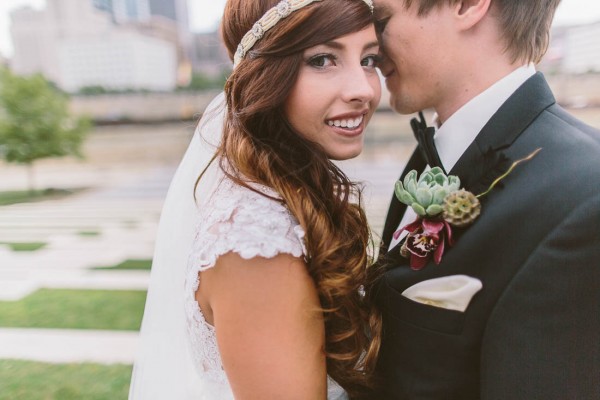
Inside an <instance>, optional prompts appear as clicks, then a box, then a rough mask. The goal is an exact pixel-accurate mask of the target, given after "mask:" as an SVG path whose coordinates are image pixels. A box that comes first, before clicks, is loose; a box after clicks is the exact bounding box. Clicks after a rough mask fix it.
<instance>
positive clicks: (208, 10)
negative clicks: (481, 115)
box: [0, 0, 600, 56]
mask: <svg viewBox="0 0 600 400" xmlns="http://www.w3.org/2000/svg"><path fill="white" fill-rule="evenodd" d="M225 1H226V0H210V1H207V0H188V3H189V11H190V25H191V29H192V31H195V32H206V31H211V30H215V29H216V28H217V26H218V24H219V19H220V18H221V14H222V12H223V7H224V5H225ZM525 1H528V0H525ZM207 3H208V4H207ZM45 4H46V0H0V54H2V55H5V56H6V55H10V54H11V53H12V45H11V39H10V33H9V30H8V28H9V23H10V22H9V12H10V10H12V9H14V8H17V7H21V6H25V5H29V6H32V7H35V8H42V7H43V6H44V5H45ZM595 21H600V1H598V0H562V2H561V4H560V6H559V7H558V11H557V13H556V18H555V21H554V22H555V24H557V25H569V24H578V23H585V22H595Z"/></svg>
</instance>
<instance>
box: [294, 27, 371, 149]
mask: <svg viewBox="0 0 600 400" xmlns="http://www.w3.org/2000/svg"><path fill="white" fill-rule="evenodd" d="M378 52H379V44H378V43H377V37H376V35H375V29H374V28H373V26H369V27H367V28H366V29H363V30H361V31H359V32H354V33H350V34H348V35H345V36H341V37H339V38H337V39H335V40H332V41H329V42H326V43H323V44H319V45H317V46H314V47H311V48H308V49H306V50H305V51H304V54H303V64H302V66H301V67H300V70H299V73H298V79H297V80H296V83H295V84H294V86H293V88H292V91H291V93H290V96H289V97H288V99H287V101H286V103H285V114H286V116H287V118H288V120H289V122H290V124H291V125H292V127H293V128H294V129H295V130H296V131H297V133H298V134H300V135H301V136H303V137H304V138H306V139H308V140H310V141H312V142H315V143H317V144H319V145H320V146H321V147H322V148H323V149H324V150H325V152H326V153H327V155H328V156H329V157H330V158H332V159H335V160H345V159H348V158H352V157H356V156H357V155H358V154H360V152H361V151H362V147H363V142H364V135H363V133H364V130H365V127H366V125H367V124H368V122H369V120H370V119H371V116H372V115H373V113H374V112H375V109H376V107H377V105H378V104H379V100H380V97H381V84H380V80H379V76H378V74H377V70H376V67H377V61H378Z"/></svg>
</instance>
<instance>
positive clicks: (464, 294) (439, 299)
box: [402, 275, 483, 312]
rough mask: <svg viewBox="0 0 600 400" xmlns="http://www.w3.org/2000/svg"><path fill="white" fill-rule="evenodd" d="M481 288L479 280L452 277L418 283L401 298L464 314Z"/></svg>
mask: <svg viewBox="0 0 600 400" xmlns="http://www.w3.org/2000/svg"><path fill="white" fill-rule="evenodd" d="M482 287H483V285H482V284H481V281H480V280H479V279H476V278H472V277H470V276H466V275H452V276H444V277H442V278H435V279H429V280H427V281H423V282H419V283H417V284H416V285H413V286H411V287H409V288H408V289H406V290H405V291H404V292H402V296H404V297H407V298H409V299H411V300H413V301H416V302H418V303H423V304H428V305H431V306H435V307H441V308H446V309H448V310H457V311H461V312H464V311H465V310H466V309H467V306H468V305H469V303H470V302H471V299H472V298H473V296H474V295H475V293H477V292H479V291H480V290H481V288H482Z"/></svg>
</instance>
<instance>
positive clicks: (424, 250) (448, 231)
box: [394, 149, 541, 270]
mask: <svg viewBox="0 0 600 400" xmlns="http://www.w3.org/2000/svg"><path fill="white" fill-rule="evenodd" d="M540 150H541V149H537V150H535V151H534V152H533V153H531V154H529V155H528V156H527V157H525V158H522V159H520V160H517V161H515V162H514V163H513V164H512V165H511V166H510V167H509V168H508V170H506V172H504V173H503V174H502V175H501V176H500V177H498V178H496V179H495V180H494V181H493V182H492V183H491V184H490V186H489V187H488V188H487V190H485V191H484V192H482V193H480V194H478V195H475V194H473V193H471V192H469V191H467V190H465V189H461V187H460V178H459V177H458V176H455V175H446V174H445V173H444V171H443V170H442V169H441V168H439V167H434V168H432V169H430V170H429V171H425V172H423V173H422V174H421V176H418V174H417V171H415V170H412V171H410V172H409V173H408V174H407V175H406V176H405V177H404V181H398V182H396V187H395V190H394V192H395V194H396V197H397V198H398V200H399V201H400V202H401V203H404V204H406V205H407V206H409V207H411V208H412V209H413V210H414V211H415V213H416V214H417V219H416V220H415V221H414V222H411V223H410V224H408V225H406V226H403V227H401V228H400V229H398V230H397V231H396V232H394V238H395V239H398V237H399V236H400V235H401V234H402V232H404V231H407V232H408V235H407V236H406V238H405V240H404V243H403V244H402V246H401V248H400V253H401V254H402V256H403V257H406V258H410V267H411V268H412V269H415V270H419V269H421V268H423V267H424V266H425V265H426V264H427V262H428V261H429V260H430V259H431V258H432V257H433V261H434V262H435V263H436V264H439V263H440V262H441V261H442V257H443V255H444V251H445V250H446V248H447V247H448V246H453V245H454V240H453V238H452V230H453V229H454V228H466V227H468V226H469V225H471V224H472V223H473V222H474V221H475V220H476V219H477V217H478V216H479V215H480V213H481V202H480V201H479V199H480V198H481V197H483V196H485V195H487V194H488V193H490V192H491V191H492V189H493V188H494V187H496V185H498V184H499V183H500V181H501V180H503V179H504V178H506V177H507V176H508V175H510V173H511V172H512V171H513V170H514V169H515V167H516V166H517V165H519V164H520V163H522V162H525V161H529V160H531V159H532V158H533V157H535V156H536V155H537V154H538V153H539V152H540Z"/></svg>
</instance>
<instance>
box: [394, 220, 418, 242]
mask: <svg viewBox="0 0 600 400" xmlns="http://www.w3.org/2000/svg"><path fill="white" fill-rule="evenodd" d="M420 227H421V218H417V219H416V220H414V221H413V222H411V223H410V224H408V225H404V226H403V227H402V228H400V229H398V230H397V231H396V232H394V239H396V240H398V238H399V237H400V235H401V234H402V232H404V231H409V232H410V233H413V232H414V231H416V230H417V229H419V228H420Z"/></svg>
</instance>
